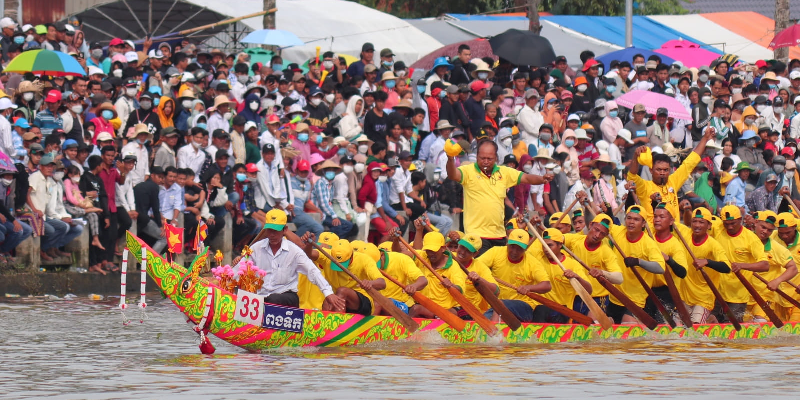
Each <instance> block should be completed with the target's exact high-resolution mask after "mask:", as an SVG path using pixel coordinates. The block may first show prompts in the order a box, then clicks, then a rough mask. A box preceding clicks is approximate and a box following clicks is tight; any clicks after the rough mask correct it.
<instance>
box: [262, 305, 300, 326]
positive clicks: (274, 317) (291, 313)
mask: <svg viewBox="0 0 800 400" xmlns="http://www.w3.org/2000/svg"><path fill="white" fill-rule="evenodd" d="M304 316H305V311H304V310H303V309H302V308H294V307H286V306H278V305H275V304H269V303H265V304H264V322H263V324H262V325H261V327H263V328H265V329H276V330H279V331H288V332H296V333H301V332H303V321H304V318H303V317H304Z"/></svg>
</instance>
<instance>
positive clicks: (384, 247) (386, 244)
mask: <svg viewBox="0 0 800 400" xmlns="http://www.w3.org/2000/svg"><path fill="white" fill-rule="evenodd" d="M378 249H379V250H386V251H392V242H390V241H388V240H387V241H385V242H383V243H381V244H379V245H378Z"/></svg>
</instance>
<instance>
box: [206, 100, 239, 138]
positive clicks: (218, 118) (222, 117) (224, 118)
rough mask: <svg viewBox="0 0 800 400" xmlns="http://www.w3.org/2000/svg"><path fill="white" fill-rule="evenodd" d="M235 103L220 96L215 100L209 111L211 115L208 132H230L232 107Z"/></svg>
mask: <svg viewBox="0 0 800 400" xmlns="http://www.w3.org/2000/svg"><path fill="white" fill-rule="evenodd" d="M234 104H235V103H234V102H232V101H230V100H229V99H228V96H225V95H219V96H217V97H215V98H214V106H213V107H209V109H208V111H209V112H211V115H210V116H209V117H208V127H207V130H208V131H211V132H213V131H215V130H217V129H222V130H224V131H225V132H228V131H229V130H230V129H231V128H230V120H231V118H233V114H232V113H231V112H230V109H231V107H232V106H233V105H234Z"/></svg>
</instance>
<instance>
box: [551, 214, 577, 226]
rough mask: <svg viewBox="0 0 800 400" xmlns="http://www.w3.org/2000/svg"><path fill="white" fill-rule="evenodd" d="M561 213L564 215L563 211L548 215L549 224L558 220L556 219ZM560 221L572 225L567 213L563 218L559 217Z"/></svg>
mask: <svg viewBox="0 0 800 400" xmlns="http://www.w3.org/2000/svg"><path fill="white" fill-rule="evenodd" d="M562 215H564V213H562V212H557V213H553V215H551V216H550V225H552V224H555V223H556V222H558V219H559V218H561V216H562ZM561 223H562V224H567V225H572V219H571V218H570V217H569V215H567V216H565V217H564V218H562V219H561Z"/></svg>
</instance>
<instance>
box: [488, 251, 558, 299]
mask: <svg viewBox="0 0 800 400" xmlns="http://www.w3.org/2000/svg"><path fill="white" fill-rule="evenodd" d="M478 260H479V261H481V262H483V263H484V264H486V266H487V267H489V270H490V271H492V275H494V276H496V277H498V278H500V279H502V280H504V281H506V282H509V283H511V284H512V285H514V286H522V285H535V284H537V283H541V282H545V281H549V280H550V278H549V277H548V276H547V272H545V270H544V268H543V267H542V266H541V265H540V263H539V261H538V260H536V259H534V258H533V257H531V256H530V255H529V254H527V253H526V254H525V255H524V256H523V257H522V260H521V261H520V262H517V263H513V262H511V261H509V259H508V250H507V248H506V246H497V247H492V248H491V249H489V250H488V251H487V252H486V253H483V255H481V256H480V257H478ZM498 297H499V298H501V299H504V300H522V301H524V302H526V303H528V304H530V306H531V307H533V308H536V306H538V305H539V303H537V302H535V301H533V299H531V298H530V297H528V296H524V295H521V294H519V292H517V291H516V290H514V289H511V288H508V287H506V286H502V285H501V286H500V296H498Z"/></svg>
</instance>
